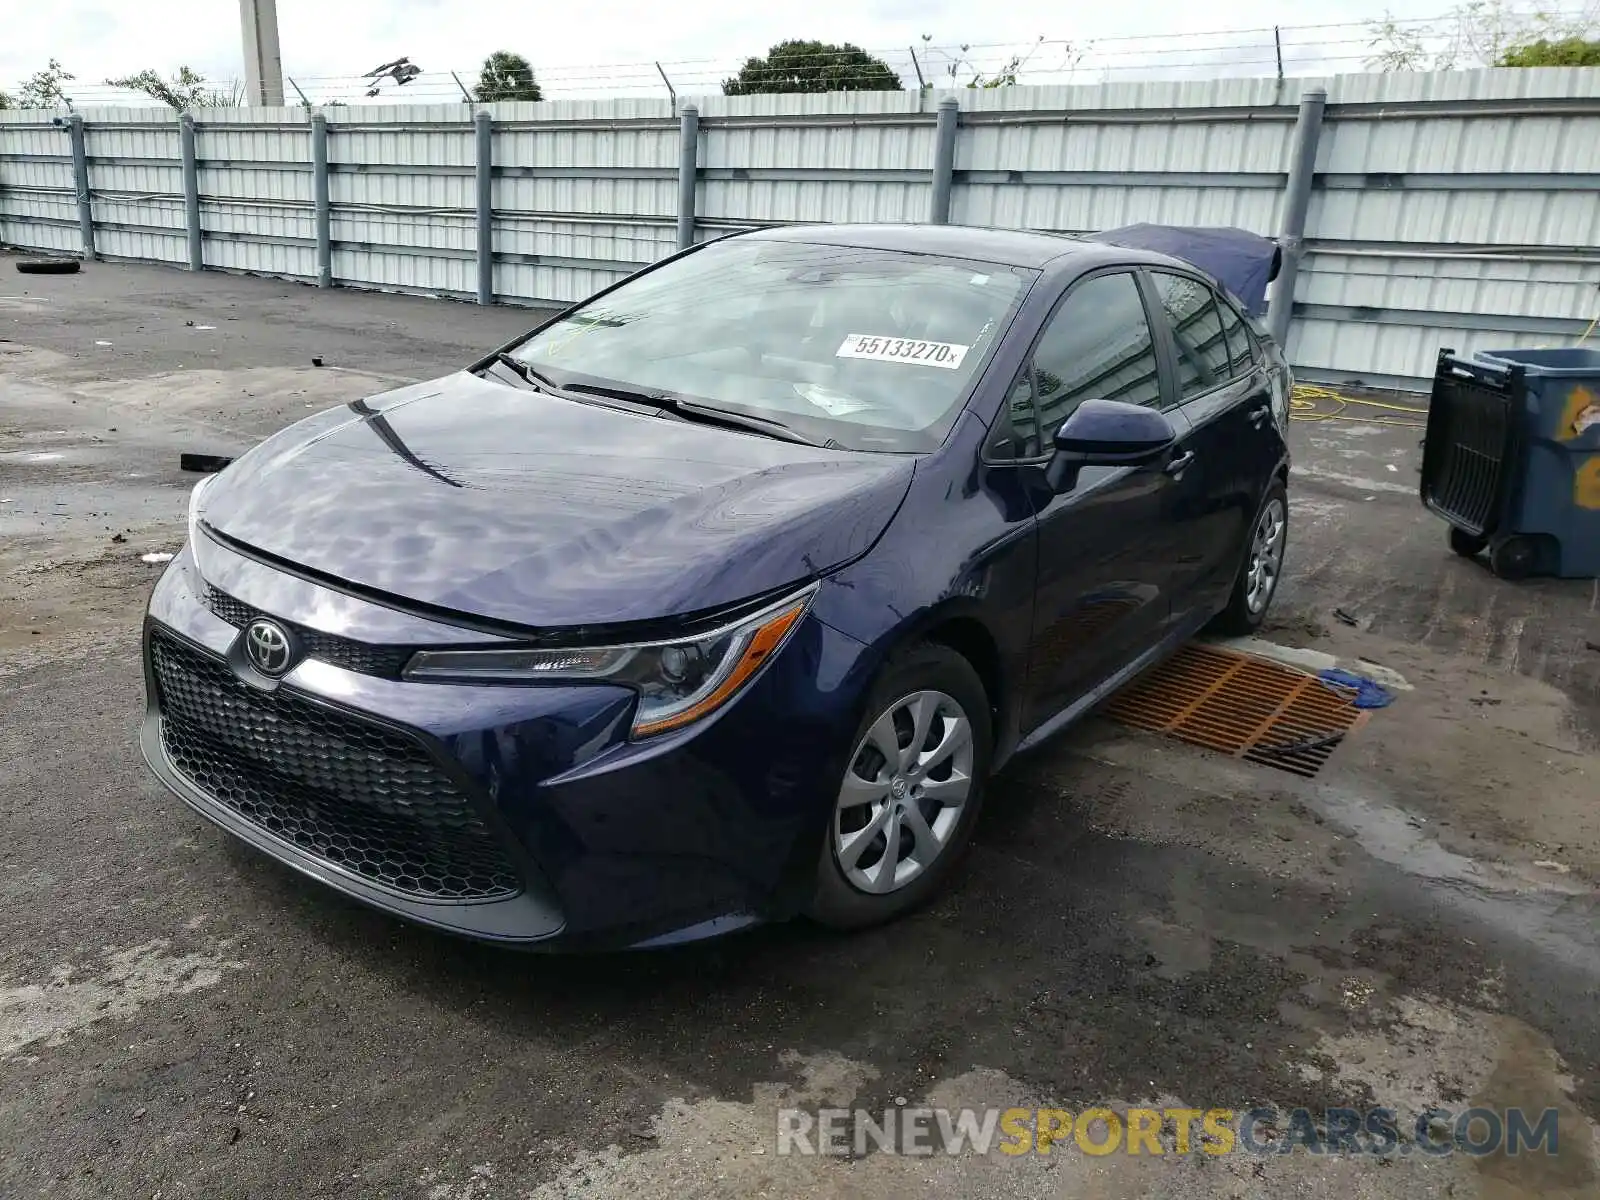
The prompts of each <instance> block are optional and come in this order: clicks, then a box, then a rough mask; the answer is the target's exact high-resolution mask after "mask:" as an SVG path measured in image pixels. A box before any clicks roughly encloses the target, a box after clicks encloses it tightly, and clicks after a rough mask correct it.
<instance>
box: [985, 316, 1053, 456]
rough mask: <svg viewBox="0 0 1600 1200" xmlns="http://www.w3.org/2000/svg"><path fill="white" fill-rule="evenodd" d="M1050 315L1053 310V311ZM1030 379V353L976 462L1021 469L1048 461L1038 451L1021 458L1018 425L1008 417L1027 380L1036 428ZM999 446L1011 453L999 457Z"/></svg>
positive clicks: (1013, 381)
mask: <svg viewBox="0 0 1600 1200" xmlns="http://www.w3.org/2000/svg"><path fill="white" fill-rule="evenodd" d="M1051 311H1052V312H1054V311H1055V310H1054V309H1052V310H1051ZM1032 377H1033V352H1032V351H1031V350H1030V351H1029V352H1028V359H1027V361H1026V362H1024V363H1023V364H1022V366H1021V368H1020V369H1018V371H1017V373H1016V375H1015V376H1014V377H1013V378H1012V380H1011V385H1010V386H1009V387H1007V388H1006V394H1005V398H1004V399H1003V400H1002V402H1001V404H1000V412H999V415H998V416H996V418H995V423H994V427H993V428H992V429H990V431H989V439H988V440H987V441H986V442H984V444H983V452H982V453H981V454H980V455H979V456H978V460H979V461H980V462H982V463H984V464H985V465H987V466H1022V465H1026V464H1030V463H1041V462H1045V461H1046V460H1048V459H1049V457H1050V455H1049V454H1048V453H1045V452H1043V451H1042V450H1041V452H1040V453H1039V454H1035V455H1029V456H1026V457H1025V456H1023V455H1021V454H1019V453H1017V450H1018V447H1017V423H1016V421H1015V420H1014V419H1013V418H1012V415H1011V397H1012V396H1013V395H1015V394H1016V390H1017V388H1018V387H1020V386H1021V385H1022V381H1023V380H1024V379H1027V380H1029V383H1030V386H1029V388H1028V407H1029V408H1030V409H1031V410H1032V411H1033V423H1034V426H1035V428H1037V427H1038V424H1039V409H1038V406H1037V405H1036V404H1035V403H1034V390H1033V387H1032ZM1001 445H1008V446H1010V447H1011V453H1010V454H1007V455H1001V454H999V453H997V448H998V447H999V446H1001Z"/></svg>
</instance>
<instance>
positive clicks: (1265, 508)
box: [1210, 479, 1289, 637]
mask: <svg viewBox="0 0 1600 1200" xmlns="http://www.w3.org/2000/svg"><path fill="white" fill-rule="evenodd" d="M1274 505H1276V506H1277V510H1276V511H1277V514H1278V531H1277V535H1276V550H1275V553H1274V554H1273V555H1272V556H1271V558H1270V561H1269V564H1268V565H1269V571H1268V574H1267V576H1266V577H1265V579H1261V578H1258V577H1257V571H1258V570H1259V569H1260V567H1259V564H1260V563H1261V562H1262V559H1261V557H1260V552H1261V547H1260V538H1261V536H1262V525H1263V522H1264V521H1266V520H1267V517H1268V514H1269V513H1270V512H1271V511H1272V510H1273V506H1274ZM1288 545H1289V492H1288V489H1287V488H1285V487H1284V486H1283V480H1281V479H1274V480H1273V481H1272V486H1271V487H1269V488H1268V489H1267V494H1266V495H1265V496H1263V497H1262V498H1261V507H1260V508H1258V509H1257V510H1256V515H1255V518H1254V519H1253V520H1252V521H1251V522H1250V540H1249V544H1248V545H1246V547H1245V554H1244V561H1243V562H1241V563H1240V564H1239V574H1238V575H1237V576H1236V577H1235V579H1234V581H1233V591H1232V592H1231V593H1229V595H1228V606H1227V607H1226V608H1224V609H1223V610H1222V611H1221V612H1220V613H1218V614H1217V616H1216V617H1215V619H1213V620H1212V622H1211V626H1210V627H1211V629H1212V630H1214V631H1215V632H1217V633H1224V634H1228V635H1230V636H1233V637H1242V636H1244V635H1245V634H1250V633H1254V632H1255V631H1256V630H1258V629H1260V628H1261V623H1262V622H1263V621H1265V620H1266V619H1267V612H1268V610H1269V609H1271V607H1272V600H1273V597H1275V596H1276V595H1277V594H1278V584H1279V583H1280V582H1281V581H1282V579H1283V558H1284V551H1285V550H1286V549H1287V548H1288ZM1262 584H1264V585H1265V587H1266V594H1265V595H1264V596H1263V595H1261V594H1260V593H1259V591H1258V587H1259V586H1260V585H1262Z"/></svg>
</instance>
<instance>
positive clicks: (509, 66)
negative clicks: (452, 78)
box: [472, 50, 544, 104]
mask: <svg viewBox="0 0 1600 1200" xmlns="http://www.w3.org/2000/svg"><path fill="white" fill-rule="evenodd" d="M472 90H473V93H474V94H475V95H476V96H477V98H478V103H480V104H493V103H494V102H495V101H496V100H543V99H544V92H543V90H542V89H541V88H540V87H539V81H538V80H537V79H535V78H534V77H533V67H532V66H531V65H530V64H529V62H528V60H527V59H525V58H523V57H522V55H520V54H513V53H512V52H511V51H509V50H496V51H495V52H494V53H493V54H491V55H489V57H488V58H486V59H484V60H483V70H482V71H480V72H478V86H477V87H475V88H473V89H472Z"/></svg>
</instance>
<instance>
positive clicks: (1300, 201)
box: [1267, 88, 1328, 353]
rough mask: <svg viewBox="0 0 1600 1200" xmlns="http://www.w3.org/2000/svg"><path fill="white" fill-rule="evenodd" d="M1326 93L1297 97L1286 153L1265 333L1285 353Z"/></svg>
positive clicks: (1320, 90) (1303, 252)
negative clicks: (1275, 263) (1275, 268)
mask: <svg viewBox="0 0 1600 1200" xmlns="http://www.w3.org/2000/svg"><path fill="white" fill-rule="evenodd" d="M1327 103H1328V93H1327V92H1325V91H1323V90H1322V89H1321V88H1313V89H1312V90H1311V91H1309V92H1306V93H1305V94H1304V95H1302V96H1301V97H1300V115H1299V117H1298V118H1297V119H1296V120H1295V124H1294V142H1293V144H1292V145H1291V147H1290V150H1289V182H1288V186H1287V187H1286V188H1285V189H1284V193H1283V219H1282V220H1281V221H1280V222H1279V224H1278V249H1279V251H1280V252H1281V254H1282V262H1281V263H1280V264H1279V266H1278V277H1277V278H1276V279H1275V280H1273V281H1272V301H1271V303H1270V304H1269V306H1268V309H1267V329H1268V330H1269V331H1270V332H1271V334H1272V336H1273V338H1274V339H1275V340H1276V341H1277V343H1278V345H1280V346H1282V347H1283V348H1284V352H1285V353H1288V348H1289V322H1290V320H1291V319H1292V318H1293V316H1294V285H1295V281H1296V279H1297V278H1298V277H1299V274H1300V259H1301V257H1302V256H1303V255H1304V254H1305V233H1306V212H1307V210H1308V209H1309V208H1310V207H1311V182H1312V177H1313V175H1314V174H1315V172H1316V168H1317V139H1318V137H1319V136H1320V135H1321V133H1322V112H1323V109H1324V108H1326V107H1327Z"/></svg>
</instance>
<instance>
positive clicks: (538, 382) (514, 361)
mask: <svg viewBox="0 0 1600 1200" xmlns="http://www.w3.org/2000/svg"><path fill="white" fill-rule="evenodd" d="M494 360H495V362H497V363H499V364H500V365H501V366H502V367H504V368H506V370H508V371H510V372H511V373H512V374H513V375H515V376H516V377H517V378H519V379H521V380H522V381H523V382H524V383H531V384H533V385H535V386H536V387H541V388H543V389H544V390H545V391H547V392H560V391H561V387H560V385H559V384H557V383H556V381H555V380H553V379H551V378H550V377H549V376H548V375H546V374H545V373H544V372H543V371H541V370H539V369H538V368H537V367H531V366H529V365H528V364H527V363H525V362H523V361H522V360H521V359H520V358H514V357H512V356H511V355H509V354H507V353H506V352H505V351H504V350H496V351H495V352H494Z"/></svg>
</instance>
